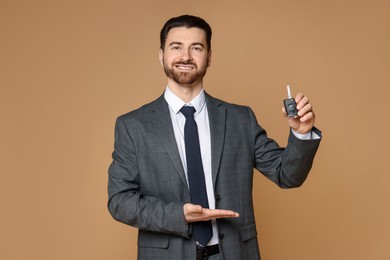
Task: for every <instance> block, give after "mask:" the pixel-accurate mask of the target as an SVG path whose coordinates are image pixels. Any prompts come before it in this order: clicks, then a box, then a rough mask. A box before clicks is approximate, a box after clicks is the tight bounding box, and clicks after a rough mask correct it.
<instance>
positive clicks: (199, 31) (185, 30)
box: [159, 15, 211, 87]
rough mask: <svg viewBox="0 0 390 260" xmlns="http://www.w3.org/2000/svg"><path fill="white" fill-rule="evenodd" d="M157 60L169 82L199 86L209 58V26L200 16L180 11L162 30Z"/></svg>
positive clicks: (171, 83)
mask: <svg viewBox="0 0 390 260" xmlns="http://www.w3.org/2000/svg"><path fill="white" fill-rule="evenodd" d="M160 36H161V38H160V39H161V48H160V51H159V60H160V62H161V65H162V66H163V67H164V72H165V74H166V75H167V77H168V84H169V85H171V86H172V85H173V84H178V85H180V86H191V87H195V86H197V87H199V86H201V85H202V80H203V77H204V76H205V74H206V71H207V68H208V67H209V65H210V61H211V49H210V42H211V28H210V26H209V25H208V24H207V23H206V22H205V21H204V20H203V19H201V18H199V17H195V16H190V15H183V16H179V17H175V18H172V19H170V20H169V21H168V22H166V24H165V25H164V27H163V29H162V30H161V34H160Z"/></svg>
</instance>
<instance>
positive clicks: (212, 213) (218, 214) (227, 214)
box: [204, 209, 240, 219]
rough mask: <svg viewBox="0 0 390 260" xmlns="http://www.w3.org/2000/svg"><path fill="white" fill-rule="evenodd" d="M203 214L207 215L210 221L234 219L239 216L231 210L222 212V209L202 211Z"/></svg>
mask: <svg viewBox="0 0 390 260" xmlns="http://www.w3.org/2000/svg"><path fill="white" fill-rule="evenodd" d="M204 211H205V213H207V215H208V217H209V218H210V219H214V218H234V217H239V216H240V214H238V213H237V212H235V211H232V210H224V209H204Z"/></svg>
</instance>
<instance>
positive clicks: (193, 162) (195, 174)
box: [180, 106, 213, 246]
mask: <svg viewBox="0 0 390 260" xmlns="http://www.w3.org/2000/svg"><path fill="white" fill-rule="evenodd" d="M180 111H181V112H182V113H183V115H184V116H185V117H186V123H185V125H184V141H185V147H186V158H187V175H188V183H189V185H190V194H191V202H192V203H193V204H196V205H201V206H202V207H203V208H209V202H208V200H207V191H206V182H205V178H204V171H203V165H202V157H201V154H200V145H199V135H198V128H197V126H196V122H195V120H194V113H195V108H193V107H190V106H184V107H182V108H181V109H180ZM212 235H213V230H212V227H211V220H210V221H199V222H193V223H192V237H193V239H195V240H196V241H198V242H199V243H200V244H201V245H202V246H206V245H207V243H208V242H209V241H210V239H211V237H212Z"/></svg>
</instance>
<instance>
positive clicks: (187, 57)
mask: <svg viewBox="0 0 390 260" xmlns="http://www.w3.org/2000/svg"><path fill="white" fill-rule="evenodd" d="M181 60H183V61H190V60H192V55H191V50H190V49H183V53H182V56H181Z"/></svg>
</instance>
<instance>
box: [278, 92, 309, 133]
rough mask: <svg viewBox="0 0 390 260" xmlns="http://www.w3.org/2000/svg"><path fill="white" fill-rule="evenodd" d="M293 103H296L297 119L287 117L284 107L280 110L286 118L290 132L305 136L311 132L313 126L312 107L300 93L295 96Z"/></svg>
mask: <svg viewBox="0 0 390 260" xmlns="http://www.w3.org/2000/svg"><path fill="white" fill-rule="evenodd" d="M295 102H296V103H297V110H298V117H296V118H289V117H287V114H286V110H285V108H284V107H283V109H282V111H283V114H284V116H285V117H286V118H287V121H288V124H289V125H290V127H291V129H292V130H294V131H295V132H296V133H299V134H306V133H308V132H309V131H311V129H312V128H313V126H314V122H315V114H314V112H313V107H312V106H311V104H310V103H309V98H308V97H305V96H304V95H303V94H302V93H298V94H297V95H296V97H295Z"/></svg>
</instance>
